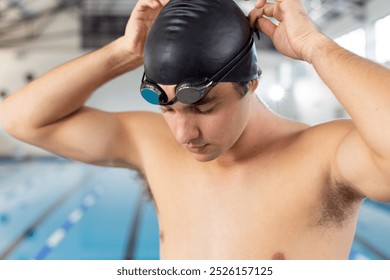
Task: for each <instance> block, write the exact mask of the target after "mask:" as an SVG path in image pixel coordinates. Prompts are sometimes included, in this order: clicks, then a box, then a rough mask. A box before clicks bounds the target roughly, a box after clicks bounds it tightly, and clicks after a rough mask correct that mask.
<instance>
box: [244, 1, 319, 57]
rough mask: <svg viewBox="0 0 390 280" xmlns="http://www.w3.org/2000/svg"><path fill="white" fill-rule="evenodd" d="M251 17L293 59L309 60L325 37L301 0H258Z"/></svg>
mask: <svg viewBox="0 0 390 280" xmlns="http://www.w3.org/2000/svg"><path fill="white" fill-rule="evenodd" d="M269 18H274V19H276V20H277V21H278V23H277V24H275V23H274V22H272V21H271V20H270V19H269ZM249 21H250V24H251V25H252V26H256V27H257V28H258V29H259V30H260V31H261V32H262V33H264V34H265V35H266V36H268V37H269V38H270V39H271V40H272V41H273V43H274V46H275V48H276V49H277V50H278V51H279V52H280V53H282V54H284V55H286V56H288V57H290V58H294V59H301V60H306V61H308V62H310V61H311V56H312V53H313V50H314V48H316V47H317V46H318V43H320V40H321V39H322V34H320V33H319V32H318V29H317V28H316V26H315V25H314V24H313V22H312V21H311V19H310V17H309V15H308V14H307V12H306V10H305V8H304V7H303V5H302V3H301V1H300V0H276V1H275V3H270V2H267V1H266V0H258V1H257V2H256V5H255V8H254V9H253V10H252V11H251V12H250V13H249Z"/></svg>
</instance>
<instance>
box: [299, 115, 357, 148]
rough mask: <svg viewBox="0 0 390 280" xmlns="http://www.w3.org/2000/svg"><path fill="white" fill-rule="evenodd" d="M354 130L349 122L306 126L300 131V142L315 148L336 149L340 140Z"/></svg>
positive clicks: (337, 121)
mask: <svg viewBox="0 0 390 280" xmlns="http://www.w3.org/2000/svg"><path fill="white" fill-rule="evenodd" d="M353 128H354V124H353V123H352V121H350V120H334V121H330V122H325V123H321V124H318V125H314V126H306V127H304V128H303V129H302V131H301V137H300V140H301V141H303V142H305V143H306V144H308V143H312V144H314V145H317V147H326V146H327V147H329V148H331V147H334V148H337V146H338V145H337V144H339V143H340V142H341V141H342V139H343V138H344V137H345V136H346V135H347V134H348V133H349V132H350V131H351V130H352V129H353Z"/></svg>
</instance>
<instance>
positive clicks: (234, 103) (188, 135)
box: [160, 83, 252, 162]
mask: <svg viewBox="0 0 390 280" xmlns="http://www.w3.org/2000/svg"><path fill="white" fill-rule="evenodd" d="M160 86H161V87H162V89H163V90H164V91H165V92H166V93H167V95H168V100H171V99H172V98H173V97H174V96H175V93H174V89H175V86H163V85H160ZM250 96H252V94H250V92H248V94H246V95H245V96H244V97H243V98H241V96H240V94H239V93H238V92H237V90H236V89H235V88H234V86H233V83H219V84H217V85H216V86H215V87H213V88H212V89H211V90H210V92H209V93H208V95H207V97H206V98H205V99H204V101H202V103H200V104H197V105H196V106H191V105H185V104H182V103H180V102H176V103H175V104H173V105H171V106H161V111H162V112H163V116H164V118H165V121H166V122H167V124H168V126H169V127H170V129H171V131H172V133H173V135H174V136H175V138H176V140H177V142H178V143H179V144H182V145H183V146H184V147H185V148H186V149H187V150H188V152H190V153H191V154H192V156H193V157H194V158H195V159H196V160H198V161H201V162H206V161H211V160H214V159H216V158H217V157H219V156H221V155H223V154H224V153H225V152H227V151H228V150H229V149H231V148H232V147H233V145H234V144H235V143H236V142H237V140H238V139H239V137H240V136H241V134H242V133H243V131H244V129H245V127H246V124H247V121H248V118H249V111H250V110H249V105H250Z"/></svg>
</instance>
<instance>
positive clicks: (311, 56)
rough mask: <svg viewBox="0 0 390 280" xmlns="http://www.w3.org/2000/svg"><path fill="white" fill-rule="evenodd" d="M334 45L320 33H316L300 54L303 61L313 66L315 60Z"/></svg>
mask: <svg viewBox="0 0 390 280" xmlns="http://www.w3.org/2000/svg"><path fill="white" fill-rule="evenodd" d="M333 45H334V42H333V41H332V40H330V39H329V38H328V37H326V36H325V35H323V34H322V33H320V32H317V33H316V34H315V35H314V36H313V38H312V39H311V41H310V44H307V45H306V46H305V47H304V49H303V52H302V54H303V55H302V56H303V59H304V60H305V61H306V62H308V63H310V64H313V63H314V62H315V60H316V59H317V58H321V57H323V56H324V55H326V53H327V52H328V51H329V48H331V47H332V46H333Z"/></svg>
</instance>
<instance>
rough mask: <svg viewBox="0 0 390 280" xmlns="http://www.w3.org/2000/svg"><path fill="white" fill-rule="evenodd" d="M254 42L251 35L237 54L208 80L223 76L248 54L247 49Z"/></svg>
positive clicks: (213, 80) (248, 49)
mask: <svg viewBox="0 0 390 280" xmlns="http://www.w3.org/2000/svg"><path fill="white" fill-rule="evenodd" d="M253 43H254V38H253V36H252V37H251V39H250V40H249V42H248V44H246V45H245V46H244V48H243V49H241V51H240V52H239V53H238V54H237V56H236V57H235V58H233V59H232V60H231V61H230V62H229V63H228V64H226V65H225V66H224V67H222V68H221V69H220V70H219V71H218V72H217V73H215V74H214V76H212V77H211V78H210V79H209V80H211V81H212V82H216V81H221V80H222V79H223V78H225V77H226V76H227V75H228V74H229V73H230V72H231V71H233V69H234V68H236V66H237V65H239V64H240V63H241V61H242V60H243V59H244V58H245V57H246V56H247V55H248V54H249V51H250V50H251V49H252V46H253Z"/></svg>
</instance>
